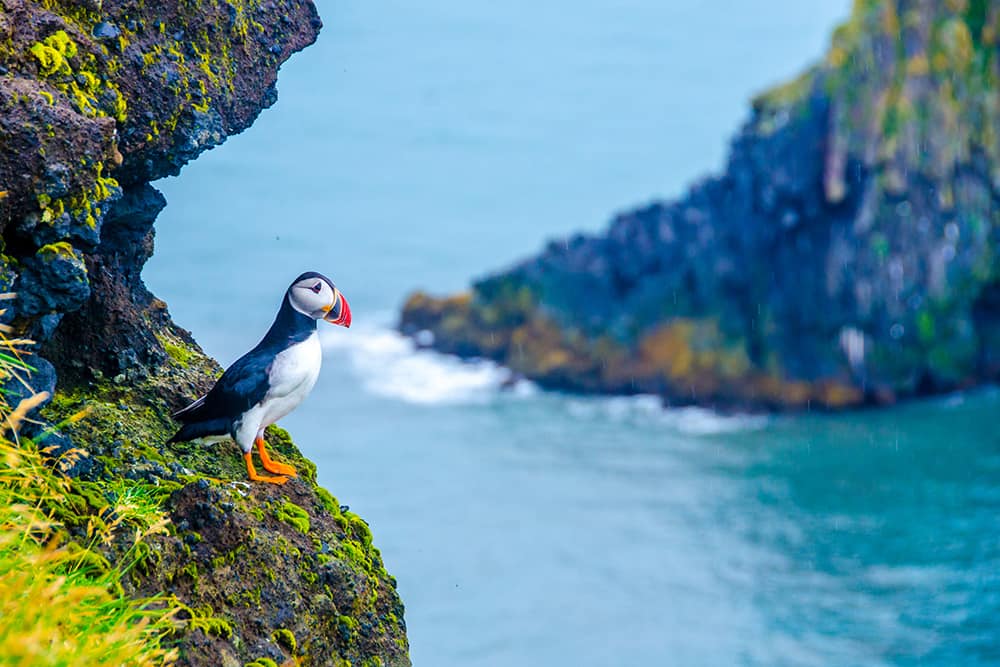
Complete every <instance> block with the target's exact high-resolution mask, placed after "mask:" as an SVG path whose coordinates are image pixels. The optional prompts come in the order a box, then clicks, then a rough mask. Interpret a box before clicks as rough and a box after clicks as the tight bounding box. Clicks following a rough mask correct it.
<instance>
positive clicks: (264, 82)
mask: <svg viewBox="0 0 1000 667" xmlns="http://www.w3.org/2000/svg"><path fill="white" fill-rule="evenodd" d="M320 28H321V22H320V19H319V17H318V15H317V13H316V8H315V6H314V5H313V4H312V2H311V1H310V0H268V1H267V2H258V1H257V0H246V1H244V0H238V1H235V2H232V1H230V2H223V1H221V0H219V1H215V0H210V1H209V2H197V3H191V2H187V1H186V0H164V1H163V2H158V3H146V2H141V1H139V0H104V1H103V2H101V1H98V2H88V1H83V2H77V1H70V0H51V1H48V0H46V1H44V2H31V1H27V0H0V37H2V39H0V65H2V67H0V143H2V145H3V153H2V157H0V234H2V239H3V247H2V257H0V290H2V291H7V292H10V291H14V292H16V294H17V298H16V299H15V300H13V301H9V302H7V304H6V305H9V306H10V307H8V309H7V310H6V312H5V313H4V314H3V316H2V323H3V324H5V325H7V326H9V327H11V328H12V329H11V330H12V331H14V332H16V334H17V335H19V336H22V335H23V336H25V337H30V338H32V339H33V340H35V341H37V343H38V345H37V353H36V354H33V355H31V357H30V358H28V359H27V360H26V361H27V362H28V363H29V364H30V365H31V367H32V368H33V369H34V370H33V372H32V373H31V375H30V378H29V383H30V384H31V387H30V388H25V387H22V386H20V385H18V383H17V382H16V381H15V380H13V379H12V378H7V380H6V383H5V389H6V391H7V397H8V399H9V400H10V402H11V403H16V401H17V399H18V398H19V397H20V396H23V395H25V394H26V393H28V392H29V391H43V390H44V391H50V392H52V391H53V390H54V397H53V399H52V400H51V402H50V403H48V404H47V405H45V406H44V407H42V409H41V411H40V413H38V414H36V415H35V417H36V422H35V423H34V424H32V425H29V426H27V427H25V429H24V430H23V431H22V435H27V436H29V437H32V438H34V439H36V440H37V441H39V442H40V443H41V445H43V446H44V447H46V448H47V449H46V451H48V452H49V454H50V455H52V456H61V457H62V462H63V464H66V463H67V462H70V464H69V465H65V467H66V471H67V473H68V474H69V475H70V476H71V477H72V480H71V487H70V488H71V493H70V495H69V496H68V497H67V499H66V503H67V508H68V510H67V512H66V514H67V515H68V518H67V519H66V521H65V523H66V526H67V529H68V531H69V535H68V538H69V539H74V540H81V541H83V540H86V538H87V534H88V525H92V522H93V521H104V520H105V519H107V518H108V516H107V513H108V512H109V511H110V510H109V509H108V508H109V507H113V506H114V503H115V502H117V501H119V500H120V499H121V497H122V494H129V493H135V494H142V496H143V498H145V499H146V501H147V502H148V503H152V504H153V505H155V506H157V507H158V508H160V509H161V510H162V511H164V512H166V514H167V516H169V525H168V526H167V527H166V529H167V530H166V534H164V535H159V536H156V537H154V538H152V541H151V542H150V543H149V544H148V545H145V544H144V546H143V552H142V553H141V554H140V555H139V560H138V561H137V562H136V564H135V566H134V567H133V568H132V569H131V570H130V572H129V578H128V581H127V582H126V584H125V589H126V590H125V593H126V594H127V595H129V596H131V597H134V598H137V599H145V598H147V597H150V596H159V597H160V598H161V599H163V598H169V599H171V600H174V601H175V602H176V604H177V605H179V607H180V608H181V613H180V614H178V617H177V619H176V620H177V621H179V626H178V631H177V633H176V634H175V635H174V636H172V637H170V638H168V639H165V641H166V642H168V643H169V644H170V645H171V646H174V647H177V648H178V649H179V650H180V664H185V665H212V666H213V667H215V666H218V665H227V666H229V665H234V666H241V665H244V664H253V665H259V666H261V667H266V666H268V665H271V666H274V665H278V664H302V665H338V666H341V665H355V666H357V665H393V666H397V665H398V666H402V665H409V664H410V662H409V658H408V646H407V641H406V629H405V623H404V621H403V606H402V603H401V601H400V599H399V596H398V594H397V593H396V588H395V580H394V579H393V578H392V577H391V576H390V575H389V574H388V573H387V572H386V570H385V568H384V566H383V564H382V561H381V557H380V555H379V552H378V550H377V549H376V548H375V547H374V546H373V543H372V535H371V532H370V531H369V529H368V527H367V525H366V524H365V522H364V521H363V520H362V519H361V518H360V517H358V516H356V515H355V514H353V513H351V512H349V511H348V510H347V508H346V507H342V506H340V504H339V503H338V502H337V501H336V499H334V498H333V496H331V495H330V494H329V493H327V492H326V491H325V490H323V489H322V488H320V487H318V486H317V485H316V479H315V466H313V465H312V464H311V463H310V462H309V461H307V460H305V459H304V458H303V457H302V455H301V453H300V452H299V451H298V450H297V449H296V448H295V446H294V444H293V443H292V442H291V440H290V439H289V437H288V435H287V434H286V433H285V432H283V431H281V430H280V429H277V428H272V429H270V430H269V433H268V439H269V441H270V443H271V446H272V447H273V448H274V450H275V451H276V452H278V454H279V455H280V456H283V457H284V458H286V459H289V460H291V461H292V462H294V463H295V464H296V466H297V467H298V468H299V470H300V471H301V472H302V474H301V476H300V477H299V478H298V479H296V480H292V481H290V482H289V483H288V484H287V485H285V486H283V487H281V488H280V489H279V488H276V487H272V486H270V485H248V484H245V483H244V480H245V478H246V472H245V470H244V468H243V465H242V461H241V459H240V457H239V456H238V455H237V453H236V451H235V450H233V451H229V450H228V449H226V448H220V447H198V446H195V445H190V444H186V443H180V444H176V445H169V446H167V445H165V444H164V443H165V442H166V440H167V438H168V437H169V435H170V434H171V432H172V429H173V428H174V427H175V425H174V424H173V423H172V421H171V420H170V418H169V415H170V413H171V411H172V410H173V409H176V408H178V407H180V406H181V405H183V404H185V402H187V401H189V400H191V399H192V398H194V397H196V396H198V395H200V394H201V393H203V392H204V391H205V390H206V389H207V388H208V387H209V386H210V385H211V383H212V381H213V380H214V378H215V377H217V375H218V373H219V372H220V368H219V367H218V365H217V364H216V363H215V362H214V361H213V360H211V359H209V358H208V357H206V356H205V355H204V354H203V353H202V351H201V350H200V348H199V347H198V346H197V344H196V343H195V342H194V340H193V339H192V337H191V335H190V334H189V333H188V332H186V331H184V330H183V329H181V328H180V327H178V326H176V325H175V324H174V323H173V322H172V320H171V318H170V315H169V313H168V311H167V307H166V304H164V303H163V302H162V301H160V300H159V299H157V298H156V297H155V296H153V295H152V294H151V293H150V292H149V291H148V290H147V289H146V287H145V285H144V284H143V282H142V279H141V271H142V267H143V264H144V263H145V262H146V260H147V259H148V258H149V257H150V256H151V254H152V252H153V234H154V232H153V224H154V221H155V219H156V216H157V214H158V213H159V211H160V210H161V209H162V208H163V206H164V205H165V203H166V202H165V200H164V198H163V196H162V195H161V194H160V193H159V192H157V191H156V190H155V189H154V188H153V187H152V186H150V185H149V183H150V181H153V180H155V179H157V178H162V177H163V176H167V175H175V174H177V173H178V172H179V171H180V169H181V167H183V165H184V164H186V163H187V162H188V161H190V160H192V159H195V158H196V157H197V156H198V155H199V154H200V153H201V152H203V151H205V150H207V149H210V148H212V147H214V146H217V145H219V144H221V143H222V142H223V141H225V139H226V138H227V137H229V136H231V135H233V134H236V133H238V132H241V131H243V130H244V129H246V128H247V127H249V126H250V124H252V123H253V121H254V119H255V118H256V117H257V115H258V114H259V113H260V112H261V111H262V110H263V109H265V108H266V107H268V106H270V105H271V104H273V103H274V101H275V99H276V96H277V92H276V88H275V83H276V79H277V72H278V68H279V67H280V66H281V64H282V63H283V62H284V61H285V60H286V59H287V58H288V57H290V56H291V55H292V54H293V53H295V52H296V51H299V50H301V49H303V48H305V47H306V46H308V45H310V44H311V43H312V42H313V41H314V40H315V39H316V37H317V35H318V32H319V30H320ZM53 424H54V425H56V430H55V431H53V430H52V429H53V426H52V425H53ZM123 530H125V531H126V532H127V527H124V528H123ZM123 539H124V536H123ZM103 548H105V549H106V550H108V554H109V556H110V555H111V554H112V553H113V552H114V551H115V550H116V549H118V548H119V546H118V545H117V544H116V543H115V542H111V543H109V544H107V545H104V547H103Z"/></svg>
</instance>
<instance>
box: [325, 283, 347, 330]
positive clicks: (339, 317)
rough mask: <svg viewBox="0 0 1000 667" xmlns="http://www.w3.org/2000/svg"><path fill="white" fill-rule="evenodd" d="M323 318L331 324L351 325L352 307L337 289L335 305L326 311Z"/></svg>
mask: <svg viewBox="0 0 1000 667" xmlns="http://www.w3.org/2000/svg"><path fill="white" fill-rule="evenodd" d="M323 319H324V320H326V321H327V322H329V323H330V324H339V325H340V326H342V327H350V326H351V307H350V306H349V305H347V299H345V298H344V295H343V294H341V293H340V290H337V292H336V295H335V298H334V300H333V305H332V306H330V308H329V309H328V310H327V311H326V315H324V316H323Z"/></svg>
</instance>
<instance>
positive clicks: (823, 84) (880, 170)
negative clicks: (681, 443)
mask: <svg viewBox="0 0 1000 667" xmlns="http://www.w3.org/2000/svg"><path fill="white" fill-rule="evenodd" d="M998 99H1000V5H998V4H997V3H995V2H984V1H973V0H932V1H930V2H919V3H918V2H909V1H906V0H898V1H897V0H865V1H863V2H856V3H855V4H854V9H853V12H852V15H851V17H850V19H849V20H848V21H847V22H846V23H845V24H844V25H843V26H841V27H840V28H838V29H837V31H836V32H835V33H834V36H833V40H832V43H831V46H830V49H829V52H828V54H827V56H826V58H825V59H824V60H823V62H821V63H819V64H817V65H815V66H813V67H811V68H809V69H808V70H806V71H805V72H804V73H803V74H802V75H801V76H799V77H797V78H795V79H794V80H793V81H791V82H790V83H788V84H785V85H782V86H778V87H776V88H774V89H772V90H770V91H766V92H764V93H762V94H761V95H758V96H757V97H755V98H754V100H753V102H752V111H751V116H750V119H749V120H748V121H747V123H746V124H745V125H744V127H743V128H742V129H741V130H740V132H739V133H738V134H737V135H736V137H735V138H734V140H733V142H732V150H731V154H730V157H729V162H728V164H727V167H726V170H725V172H724V173H723V174H721V175H720V176H717V177H713V178H708V179H706V180H704V181H702V182H700V183H698V184H697V185H696V186H695V187H694V188H692V189H691V191H690V192H689V193H688V194H687V195H685V196H684V197H683V198H681V199H680V200H678V201H675V202H667V203H655V204H652V205H649V206H646V207H643V208H639V209H635V210H632V211H628V212H626V213H623V214H621V215H619V216H617V217H616V218H615V219H614V220H613V221H612V223H611V226H610V228H609V229H608V230H607V232H606V233H605V234H601V235H598V236H575V237H573V238H570V239H567V240H566V241H564V242H554V243H551V244H550V245H549V246H548V247H547V248H546V249H545V250H544V251H543V252H542V253H540V254H539V255H538V256H536V257H534V258H531V259H529V260H526V261H524V262H522V263H520V264H518V265H517V266H515V267H513V268H511V269H508V270H506V271H503V272H500V273H498V274H495V275H493V276H490V277H488V278H486V279H484V280H481V281H479V282H478V283H476V284H475V285H474V287H473V289H472V292H471V294H469V295H463V296H462V297H460V298H450V299H443V300H442V299H433V298H430V297H428V296H426V295H422V294H418V295H414V296H413V297H411V299H410V300H409V301H408V302H407V304H406V305H405V307H404V310H403V316H402V323H401V327H402V329H403V330H404V331H405V332H408V333H411V334H416V333H418V332H420V331H422V330H427V331H430V332H431V333H433V334H434V343H433V345H434V347H436V348H438V349H441V350H443V351H447V352H452V353H455V354H460V355H463V356H486V357H489V358H492V359H496V360H498V361H500V362H502V363H504V364H507V365H509V366H511V367H512V368H514V369H515V370H517V371H519V372H521V373H523V374H524V375H526V376H528V377H530V378H532V379H535V380H538V381H539V382H541V383H542V384H543V385H546V386H553V387H560V388H567V389H572V390H583V391H606V392H634V391H643V392H656V393H659V394H661V395H663V396H664V397H665V398H666V399H667V400H669V401H671V402H674V403H687V402H696V403H705V404H713V405H742V406H751V407H763V408H770V407H774V408H800V407H807V406H825V407H829V408H840V407H848V406H854V405H859V404H862V403H866V402H890V401H894V400H896V399H897V398H898V397H901V396H912V395H914V394H921V393H928V392H939V391H949V390H953V389H955V388H961V387H965V386H969V385H971V384H974V383H977V382H984V381H991V380H994V379H996V378H997V377H1000V372H998V364H997V356H998V355H997V353H996V341H997V340H998V337H1000V333H998V332H1000V315H997V310H996V303H997V302H996V296H995V295H996V293H997V290H998V289H1000V288H998V285H1000V262H998V259H997V248H1000V132H998V128H1000V104H998ZM424 338H426V336H425V337H424Z"/></svg>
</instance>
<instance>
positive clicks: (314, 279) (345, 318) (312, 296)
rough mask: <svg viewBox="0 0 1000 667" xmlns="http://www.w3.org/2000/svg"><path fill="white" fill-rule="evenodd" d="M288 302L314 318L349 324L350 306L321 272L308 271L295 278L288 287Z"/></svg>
mask: <svg viewBox="0 0 1000 667" xmlns="http://www.w3.org/2000/svg"><path fill="white" fill-rule="evenodd" d="M288 303H289V304H291V306H292V308H294V309H295V310H297V311H299V312H300V313H302V314H303V315H307V316H309V317H311V318H313V319H314V320H326V321H327V322H329V323H331V324H339V325H340V326H343V327H349V326H351V307H350V306H348V305H347V299H345V298H344V295H343V294H341V293H340V290H338V289H337V288H336V287H335V286H334V284H333V283H332V282H331V281H330V279H329V278H327V277H326V276H324V275H323V274H321V273H316V272H315V271H309V272H307V273H303V274H302V275H301V276H299V277H298V278H296V279H295V282H293V283H292V285H291V287H289V288H288Z"/></svg>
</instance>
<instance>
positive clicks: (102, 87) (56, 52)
mask: <svg viewBox="0 0 1000 667" xmlns="http://www.w3.org/2000/svg"><path fill="white" fill-rule="evenodd" d="M29 52H30V53H31V55H32V56H34V58H35V60H36V61H37V62H38V66H39V74H40V75H41V77H42V78H44V79H46V80H48V81H49V83H51V84H52V85H53V86H55V87H56V88H57V89H58V90H59V92H61V93H63V94H64V95H66V97H67V98H69V100H70V102H71V103H72V104H73V106H74V108H75V109H76V110H77V111H78V112H80V113H81V114H83V115H84V116H88V117H91V118H96V117H100V116H110V117H112V118H115V119H116V120H118V121H119V122H124V121H125V119H126V116H127V104H126V102H125V98H124V96H123V95H122V94H121V90H120V89H119V88H118V86H117V84H115V82H114V81H112V80H111V79H110V78H107V77H105V76H102V75H101V74H100V73H99V72H98V70H97V68H98V67H99V63H98V59H97V58H96V56H94V54H91V53H81V52H80V50H79V48H78V47H77V44H76V42H74V41H73V39H72V38H71V37H70V36H69V34H67V33H66V31H65V30H59V31H57V32H55V33H53V34H52V35H49V36H48V37H46V38H45V40H43V41H41V42H38V43H36V44H33V45H32V46H31V48H30V49H29Z"/></svg>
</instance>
